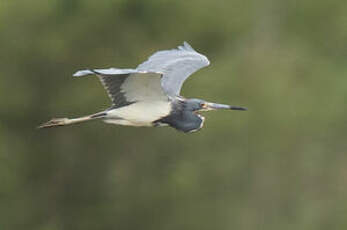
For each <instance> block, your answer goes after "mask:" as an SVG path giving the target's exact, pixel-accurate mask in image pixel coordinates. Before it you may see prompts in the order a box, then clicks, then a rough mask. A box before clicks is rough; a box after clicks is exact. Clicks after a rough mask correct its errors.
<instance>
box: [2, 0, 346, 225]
mask: <svg viewBox="0 0 347 230" xmlns="http://www.w3.org/2000/svg"><path fill="white" fill-rule="evenodd" d="M183 41H188V42H189V43H190V44H191V45H192V46H193V47H194V48H195V49H196V50H198V51H199V52H201V53H203V54H205V55H206V56H207V57H208V58H209V59H210V61H211V65H210V66H209V67H208V68H205V69H202V70H201V71H199V72H198V73H196V74H195V75H194V76H193V77H191V78H190V79H189V80H188V81H187V82H186V84H185V85H184V88H183V91H182V94H183V95H184V96H185V97H196V98H203V99H206V100H209V101H215V102H220V103H229V104H234V105H241V106H246V107H248V108H249V111H248V112H227V111H220V112H210V113H206V114H205V116H206V118H207V120H206V123H205V127H204V128H203V129H202V130H201V131H199V132H197V133H193V134H189V135H188V134H183V133H180V132H177V131H176V130H174V129H171V128H133V127H123V126H114V125H107V124H104V123H102V122H91V123H87V124H83V125H76V126H71V127H66V128H57V129H47V130H36V129H35V127H36V126H37V125H38V124H40V123H42V122H44V121H47V120H48V119H50V118H51V117H61V116H62V117H76V116H81V115H86V114H90V113H94V112H97V111H101V110H103V109H105V108H107V107H108V106H109V105H110V102H109V99H108V98H107V95H106V93H105V91H104V90H103V88H102V86H101V85H100V83H99V82H98V79H96V78H95V77H87V78H83V79H73V78H72V77H71V75H72V74H73V73H74V72H75V71H76V70H79V69H84V68H93V67H95V68H107V67H111V66H114V67H119V68H125V67H136V66H137V65H138V64H139V63H140V62H143V61H144V60H146V58H147V57H148V56H149V55H150V54H152V53H153V52H155V51H156V50H161V49H171V48H174V47H176V46H178V45H180V44H181V43H182V42H183ZM0 69H1V70H0V75H1V76H0V105H1V110H0V119H1V122H0V229H1V230H2V229H4V230H7V229H11V230H13V229H26V230H29V229H30V230H31V229H35V230H60V229H64V230H65V229H73V230H78V229H83V230H89V229H105V230H106V229H107V230H108V229H142V230H146V229H165V230H171V229H172V230H173V229H189V230H192V229H199V230H200V229H202V230H203V229H206V230H207V229H266V230H269V229H270V230H271V229H274V230H275V229H276V230H278V229H305V230H307V229H345V228H347V197H346V196H347V155H346V151H347V141H346V136H347V106H346V102H347V78H346V76H347V4H346V1H345V0H330V1H326V0H315V1H313V0H300V1H298V0H297V1H275V0H264V1H255V0H253V1H252V0H231V1H222V0H215V1H209V0H190V1H183V0H180V1H179V0H147V1H144V0H102V1H95V0H51V1H46V0H33V1H23V0H21V1H20V0H2V1H1V2H0Z"/></svg>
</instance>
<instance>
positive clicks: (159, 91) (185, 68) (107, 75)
mask: <svg viewBox="0 0 347 230" xmlns="http://www.w3.org/2000/svg"><path fill="white" fill-rule="evenodd" d="M207 65H209V61H208V59H207V58H206V57H205V56H204V55H202V54H199V53H198V52H196V51H195V50H194V49H193V48H192V47H191V46H190V45H189V44H188V43H186V42H185V43H184V45H183V46H179V47H178V49H173V50H165V51H159V52H156V53H155V54H153V55H152V56H151V57H149V59H148V60H147V61H146V62H144V63H142V64H140V65H139V66H138V67H137V68H136V69H116V68H110V69H94V70H81V71H78V72H76V73H75V74H74V76H75V77H82V76H87V75H90V74H95V75H96V76H98V78H99V79H100V81H101V82H102V84H103V86H104V87H105V89H106V91H107V93H108V95H109V97H110V98H111V100H112V102H113V105H112V107H110V108H109V109H107V110H105V111H102V112H99V113H96V114H93V115H89V116H85V117H80V118H74V119H68V118H58V119H56V118H55V119H52V120H50V121H48V122H47V123H44V124H42V125H41V126H40V128H46V127H54V126H63V125H69V124H75V123H80V122H85V121H89V120H95V119H101V120H103V121H104V122H106V123H111V124H117V125H128V126H164V125H169V126H171V127H174V128H176V129H177V130H180V131H183V132H192V131H197V130H199V129H200V128H201V127H202V126H203V123H204V118H203V117H202V116H201V115H199V114H198V113H197V112H198V111H203V110H211V109H234V110H245V109H244V108H242V107H237V106H229V105H222V104H215V103H209V102H205V101H203V100H200V99H185V98H183V97H181V96H180V94H179V93H180V89H181V87H182V84H183V82H184V81H185V80H186V79H187V78H188V77H189V76H190V75H191V74H192V73H194V72H195V71H197V70H198V69H200V68H202V67H204V66H207Z"/></svg>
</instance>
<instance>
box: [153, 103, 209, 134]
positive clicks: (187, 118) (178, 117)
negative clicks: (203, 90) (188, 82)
mask: <svg viewBox="0 0 347 230" xmlns="http://www.w3.org/2000/svg"><path fill="white" fill-rule="evenodd" d="M202 122H203V119H202V118H200V117H199V116H198V115H196V114H195V113H193V112H191V111H187V110H185V103H184V101H178V100H176V101H173V102H172V110H171V113H170V114H169V115H168V116H166V117H163V118H161V119H159V120H157V121H155V122H154V124H160V123H165V124H168V125H170V126H171V127H173V128H175V129H177V130H179V131H183V132H192V131H196V130H199V129H200V128H201V126H202Z"/></svg>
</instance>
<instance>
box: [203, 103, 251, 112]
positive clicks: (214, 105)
mask: <svg viewBox="0 0 347 230" xmlns="http://www.w3.org/2000/svg"><path fill="white" fill-rule="evenodd" d="M206 109H207V110H216V109H231V110H241V111H245V110H247V108H245V107H241V106H234V105H224V104H217V103H210V102H209V103H206Z"/></svg>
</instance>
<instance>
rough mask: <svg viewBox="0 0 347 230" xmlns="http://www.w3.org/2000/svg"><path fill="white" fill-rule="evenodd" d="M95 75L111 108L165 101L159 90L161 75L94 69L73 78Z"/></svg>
mask: <svg viewBox="0 0 347 230" xmlns="http://www.w3.org/2000/svg"><path fill="white" fill-rule="evenodd" d="M90 74H95V75H97V76H98V78H99V79H100V81H101V83H102V84H103V86H104V88H105V89H106V91H107V93H108V95H109V97H110V98H111V100H112V103H113V108H119V107H122V106H126V105H129V104H131V103H134V102H136V101H161V100H165V101H167V100H168V98H167V96H166V95H165V94H164V92H163V90H162V88H161V81H160V78H161V75H160V74H158V73H151V72H148V71H139V70H136V69H116V68H110V69H94V70H80V71H77V72H76V73H75V74H74V75H73V76H75V77H81V76H86V75H90Z"/></svg>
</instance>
